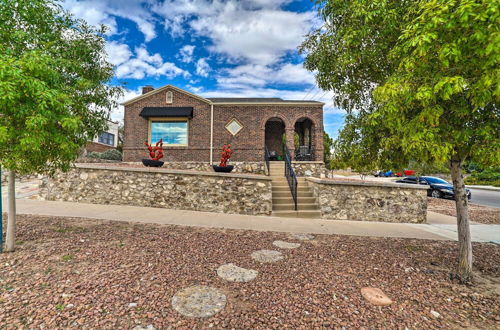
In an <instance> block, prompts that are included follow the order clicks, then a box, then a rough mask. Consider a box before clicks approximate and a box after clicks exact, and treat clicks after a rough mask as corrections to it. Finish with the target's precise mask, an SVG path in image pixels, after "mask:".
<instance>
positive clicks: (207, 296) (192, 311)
mask: <svg viewBox="0 0 500 330" xmlns="http://www.w3.org/2000/svg"><path fill="white" fill-rule="evenodd" d="M225 306H226V295H225V294H223V293H222V292H221V291H219V290H218V289H216V288H212V287H209V286H201V285H197V286H192V287H189V288H185V289H183V290H181V291H179V292H177V293H176V294H175V295H174V296H173V297H172V307H173V308H174V309H175V310H176V311H177V312H179V313H180V314H182V315H184V316H188V317H209V316H212V315H215V314H217V313H218V312H220V311H221V310H223V309H224V307H225Z"/></svg>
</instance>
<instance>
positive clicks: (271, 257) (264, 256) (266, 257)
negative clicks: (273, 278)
mask: <svg viewBox="0 0 500 330" xmlns="http://www.w3.org/2000/svg"><path fill="white" fill-rule="evenodd" d="M251 257H252V259H254V260H256V261H258V262H264V263H271V262H277V261H280V260H283V258H285V257H284V256H283V254H282V253H281V252H279V251H274V250H259V251H255V252H252V254H251Z"/></svg>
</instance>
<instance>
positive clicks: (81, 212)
mask: <svg viewBox="0 0 500 330" xmlns="http://www.w3.org/2000/svg"><path fill="white" fill-rule="evenodd" d="M4 205H6V204H4ZM4 211H7V210H4ZM17 213H18V214H35V215H47V216H62V217H82V218H91V219H102V220H115V221H127V222H140V223H156V224H167V225H180V226H194V227H208V228H227V229H247V230H257V231H277V232H290V233H312V234H338V235H356V236H374V237H400V238H418V239H432V240H456V239H457V234H456V224H455V225H453V224H452V222H453V221H455V220H454V218H453V217H447V216H442V215H439V214H436V213H432V212H429V224H403V223H387V222H362V221H347V220H320V219H297V218H277V217H265V216H247V215H238V214H225V213H210V212H195V211H184V210H170V209H161V208H152V207H137V206H123V205H97V204H85V203H73V202H50V201H39V200H29V199H18V200H17ZM453 227H455V231H454V230H453ZM471 230H472V232H473V234H472V237H473V239H474V241H478V242H489V241H495V240H496V241H498V240H499V239H500V226H498V225H472V226H471Z"/></svg>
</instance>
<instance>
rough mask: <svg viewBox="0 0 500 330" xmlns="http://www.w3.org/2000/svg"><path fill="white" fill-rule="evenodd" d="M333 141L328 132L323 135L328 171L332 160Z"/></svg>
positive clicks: (324, 159) (324, 157)
mask: <svg viewBox="0 0 500 330" xmlns="http://www.w3.org/2000/svg"><path fill="white" fill-rule="evenodd" d="M332 147H333V139H332V138H331V137H330V135H328V133H327V132H324V133H323V161H324V162H325V165H326V166H327V168H328V169H330V160H331V158H332Z"/></svg>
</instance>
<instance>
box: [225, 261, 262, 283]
mask: <svg viewBox="0 0 500 330" xmlns="http://www.w3.org/2000/svg"><path fill="white" fill-rule="evenodd" d="M257 274H258V272H257V271H256V270H253V269H245V268H241V267H238V266H236V265H235V264H225V265H222V266H220V267H219V268H218V269H217V275H219V277H221V278H223V279H225V280H226V281H231V282H249V281H251V280H253V279H255V278H256V277H257Z"/></svg>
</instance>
